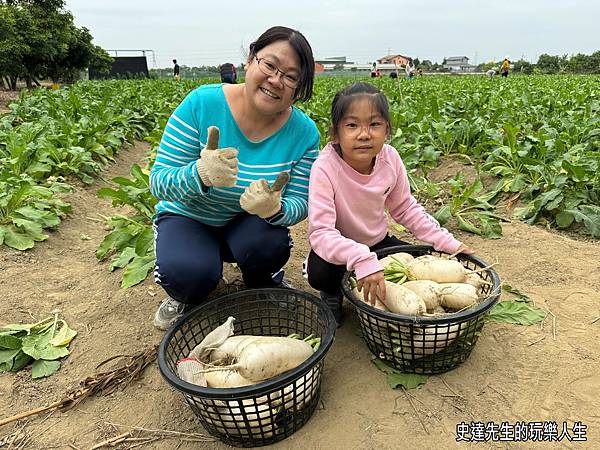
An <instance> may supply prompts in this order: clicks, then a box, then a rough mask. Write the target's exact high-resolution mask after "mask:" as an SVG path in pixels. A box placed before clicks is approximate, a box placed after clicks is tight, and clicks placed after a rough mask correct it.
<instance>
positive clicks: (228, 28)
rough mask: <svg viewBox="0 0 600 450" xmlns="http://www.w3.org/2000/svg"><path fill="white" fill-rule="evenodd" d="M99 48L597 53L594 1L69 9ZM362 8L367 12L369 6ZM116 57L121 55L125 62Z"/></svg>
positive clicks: (484, 55)
mask: <svg viewBox="0 0 600 450" xmlns="http://www.w3.org/2000/svg"><path fill="white" fill-rule="evenodd" d="M66 3H67V5H66V8H67V9H68V10H70V11H71V12H72V13H73V15H74V16H75V22H76V24H77V25H78V26H85V27H87V28H89V29H90V31H91V33H92V35H93V36H94V42H95V43H96V44H98V45H100V46H102V47H103V48H105V49H122V50H128V49H150V50H154V55H155V58H153V57H152V54H151V53H149V54H148V56H149V57H148V65H149V67H151V68H152V67H170V66H172V63H171V60H172V59H173V58H176V59H177V60H178V61H179V63H180V64H181V65H187V66H199V65H217V64H220V63H223V62H226V61H229V62H235V63H239V62H241V61H242V60H243V56H242V47H244V48H245V49H246V51H247V48H248V44H250V42H252V41H253V40H254V39H256V38H257V37H258V36H259V35H260V33H262V32H263V31H264V30H266V29H267V28H269V27H271V26H273V25H285V26H288V27H291V28H295V29H297V30H299V31H301V32H302V33H303V34H304V35H305V36H306V38H307V39H308V41H309V42H310V44H311V46H312V48H313V53H314V55H315V58H316V59H322V58H327V57H333V56H346V57H347V58H348V60H349V61H354V62H357V63H368V62H371V61H374V60H375V59H377V58H380V57H382V56H384V55H386V54H388V52H391V54H397V53H400V54H403V55H407V56H411V57H413V58H414V57H418V58H419V59H430V60H432V61H437V62H441V61H442V59H443V58H444V57H446V56H462V55H465V56H468V57H469V58H470V62H471V63H480V62H483V61H490V60H492V59H493V60H499V59H502V58H503V57H504V56H509V57H510V59H512V60H516V59H519V58H521V57H524V58H525V59H527V60H530V61H533V62H535V61H537V57H538V56H539V55H540V54H542V53H549V54H551V55H556V54H565V53H566V54H573V53H586V54H590V53H593V52H594V51H597V50H600V33H599V32H598V27H599V25H598V23H599V19H600V1H599V0H562V1H557V0H492V1H490V0H452V1H448V0H411V1H400V0H384V1H377V0H329V1H327V0H325V1H313V0H277V1H274V0H267V1H254V2H251V1H239V0H227V1H201V0H177V1H174V0H171V1H164V0H162V1H160V2H159V1H156V0H102V1H91V0H67V2H66ZM367 5H368V6H367ZM123 55H126V54H125V53H123Z"/></svg>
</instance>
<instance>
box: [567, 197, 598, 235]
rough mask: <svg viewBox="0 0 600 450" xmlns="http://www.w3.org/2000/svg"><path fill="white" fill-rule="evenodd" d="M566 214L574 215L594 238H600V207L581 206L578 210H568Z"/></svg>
mask: <svg viewBox="0 0 600 450" xmlns="http://www.w3.org/2000/svg"><path fill="white" fill-rule="evenodd" d="M564 212H566V213H570V214H573V217H574V218H575V220H576V221H577V222H583V224H584V225H585V228H586V230H587V231H588V232H589V233H590V234H591V235H592V237H595V238H600V206H595V205H581V206H579V208H577V209H570V210H569V209H567V210H565V211H564Z"/></svg>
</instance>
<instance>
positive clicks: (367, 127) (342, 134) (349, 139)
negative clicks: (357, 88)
mask: <svg viewBox="0 0 600 450" xmlns="http://www.w3.org/2000/svg"><path fill="white" fill-rule="evenodd" d="M389 131H390V129H389V125H388V123H387V121H386V120H385V119H384V118H383V116H382V115H381V114H380V113H379V111H377V109H376V108H375V107H374V105H373V103H372V102H371V101H370V100H369V99H368V98H365V97H362V98H360V97H359V98H357V99H356V100H354V101H352V103H350V107H349V108H348V111H347V112H346V114H345V115H344V118H343V119H342V120H341V122H340V124H339V126H338V127H337V130H335V137H334V140H333V142H334V143H336V144H339V146H340V148H341V150H342V159H343V160H344V161H346V163H348V165H349V166H350V167H352V168H353V169H354V170H356V171H357V172H360V173H363V174H369V173H371V170H372V169H373V165H374V162H375V160H374V158H375V156H377V154H378V153H379V152H380V151H381V149H382V148H383V144H384V143H385V140H386V139H387V137H388V135H389Z"/></svg>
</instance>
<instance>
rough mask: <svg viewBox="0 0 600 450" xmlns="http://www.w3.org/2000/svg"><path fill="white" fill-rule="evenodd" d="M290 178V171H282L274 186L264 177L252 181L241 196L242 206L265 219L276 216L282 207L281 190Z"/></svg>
mask: <svg viewBox="0 0 600 450" xmlns="http://www.w3.org/2000/svg"><path fill="white" fill-rule="evenodd" d="M289 179H290V175H289V173H287V172H281V173H280V174H279V175H278V176H277V179H276V180H275V182H274V183H273V186H269V183H267V180H265V179H262V178H261V179H260V180H257V181H254V182H252V183H251V184H250V186H248V187H247V188H246V190H245V191H244V193H243V194H242V196H241V197H240V206H241V207H242V208H244V209H245V210H246V211H247V212H249V213H250V214H255V215H257V216H259V217H261V218H263V219H266V218H268V217H272V216H274V215H275V214H277V213H278V212H279V210H280V209H281V190H282V189H283V187H284V186H285V185H286V183H287V182H288V181H289Z"/></svg>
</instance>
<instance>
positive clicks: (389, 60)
mask: <svg viewBox="0 0 600 450" xmlns="http://www.w3.org/2000/svg"><path fill="white" fill-rule="evenodd" d="M412 60H413V59H412V58H411V57H410V56H404V55H387V56H384V57H382V58H379V59H378V60H377V63H378V64H393V65H394V66H402V67H404V66H406V65H407V64H408V63H409V62H412Z"/></svg>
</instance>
